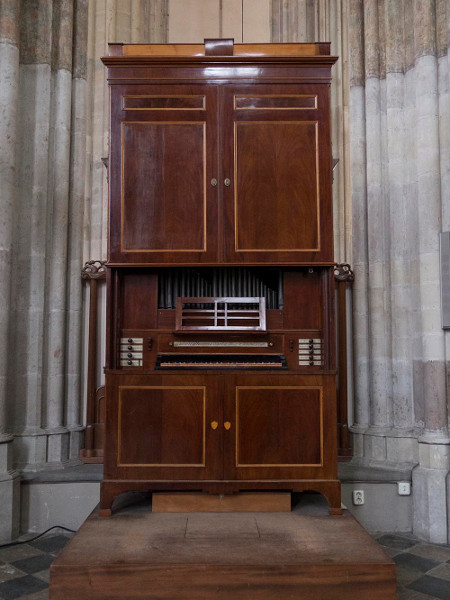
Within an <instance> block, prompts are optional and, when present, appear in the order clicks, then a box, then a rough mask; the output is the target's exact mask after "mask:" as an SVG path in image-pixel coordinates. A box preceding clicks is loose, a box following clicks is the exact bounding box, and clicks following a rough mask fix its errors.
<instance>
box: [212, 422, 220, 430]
mask: <svg viewBox="0 0 450 600" xmlns="http://www.w3.org/2000/svg"><path fill="white" fill-rule="evenodd" d="M218 427H219V423H218V422H217V421H211V429H217V428H218Z"/></svg>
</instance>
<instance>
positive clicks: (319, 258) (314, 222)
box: [222, 84, 333, 264]
mask: <svg viewBox="0 0 450 600" xmlns="http://www.w3.org/2000/svg"><path fill="white" fill-rule="evenodd" d="M329 111H330V105H329V86H328V85H327V84H315V85H311V84H300V85H298V84H296V85H293V84H253V85H229V86H224V90H223V98H222V114H223V117H222V126H223V146H222V147H223V176H224V180H225V178H226V180H225V185H224V188H223V190H224V192H223V193H224V207H225V234H224V239H225V262H232V263H265V264H273V263H283V264H298V263H304V264H311V263H314V262H319V263H327V262H332V261H333V246H332V244H333V233H332V231H333V229H332V228H333V223H332V196H331V183H332V179H331V142H330V126H329ZM227 184H228V185H227Z"/></svg>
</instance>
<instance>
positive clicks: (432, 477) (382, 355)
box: [349, 0, 450, 543]
mask: <svg viewBox="0 0 450 600" xmlns="http://www.w3.org/2000/svg"><path fill="white" fill-rule="evenodd" d="M449 19H450V3H449V1H448V0H425V1H419V0H413V1H411V2H409V1H408V2H407V1H406V0H384V2H379V1H377V0H350V15H349V35H350V56H351V89H350V95H351V102H350V123H351V161H352V163H351V167H352V173H351V174H352V207H353V257H354V268H355V285H354V307H355V312H354V331H355V395H356V410H355V415H356V423H355V426H354V427H353V431H354V435H355V457H356V458H355V460H357V461H360V462H362V463H363V464H366V465H369V466H370V465H373V466H377V465H378V466H383V467H385V468H389V466H393V467H395V466H398V465H399V464H401V465H404V466H406V465H410V467H411V468H413V503H414V514H413V527H414V532H415V533H416V534H417V535H418V536H420V537H421V538H423V539H428V540H430V541H434V542H440V543H445V542H447V540H448V521H447V512H448V511H447V505H448V492H447V490H446V479H447V474H448V472H449V468H450V463H449V442H450V440H449V437H448V414H447V399H446V374H445V369H446V366H445V365H446V360H447V359H446V339H445V334H444V332H443V331H442V329H441V325H440V299H439V286H440V282H439V232H440V231H441V230H442V226H443V221H444V223H445V218H446V219H447V224H446V225H444V226H445V227H447V228H448V225H449V219H448V216H449V212H450V210H449V207H448V204H449V194H448V191H449V161H448V157H449V137H450V136H449V126H450V123H449V98H448V64H449V63H448V44H449V37H448V31H449V22H450V21H449ZM444 215H445V218H444ZM447 345H448V342H447Z"/></svg>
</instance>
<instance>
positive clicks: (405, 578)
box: [396, 566, 423, 585]
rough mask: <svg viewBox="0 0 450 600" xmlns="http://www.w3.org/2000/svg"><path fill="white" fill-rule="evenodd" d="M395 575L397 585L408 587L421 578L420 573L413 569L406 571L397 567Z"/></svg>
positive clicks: (406, 569) (421, 574) (404, 568)
mask: <svg viewBox="0 0 450 600" xmlns="http://www.w3.org/2000/svg"><path fill="white" fill-rule="evenodd" d="M396 574H397V583H398V584H399V585H408V584H410V583H412V582H413V581H415V580H416V579H420V578H421V577H423V573H422V571H417V570H415V569H408V568H406V567H398V566H397V569H396Z"/></svg>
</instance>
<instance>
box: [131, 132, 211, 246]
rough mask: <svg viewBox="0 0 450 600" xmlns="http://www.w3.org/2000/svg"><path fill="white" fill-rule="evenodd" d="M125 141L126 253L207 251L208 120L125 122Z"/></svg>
mask: <svg viewBox="0 0 450 600" xmlns="http://www.w3.org/2000/svg"><path fill="white" fill-rule="evenodd" d="M122 146H123V155H122V164H123V168H122V181H123V194H122V215H123V219H122V221H123V222H122V232H121V237H122V250H123V252H130V251H142V252H152V251H153V252H157V251H161V252H169V251H174V252H182V251H183V250H185V251H193V250H197V251H199V252H204V251H205V249H206V235H205V234H206V231H205V229H206V228H205V225H206V223H205V215H206V198H205V192H206V190H205V174H204V168H205V163H206V158H205V124H204V123H155V122H145V121H144V122H125V123H123V125H122ZM187 224H189V226H188V227H187V226H186V225H187Z"/></svg>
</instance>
